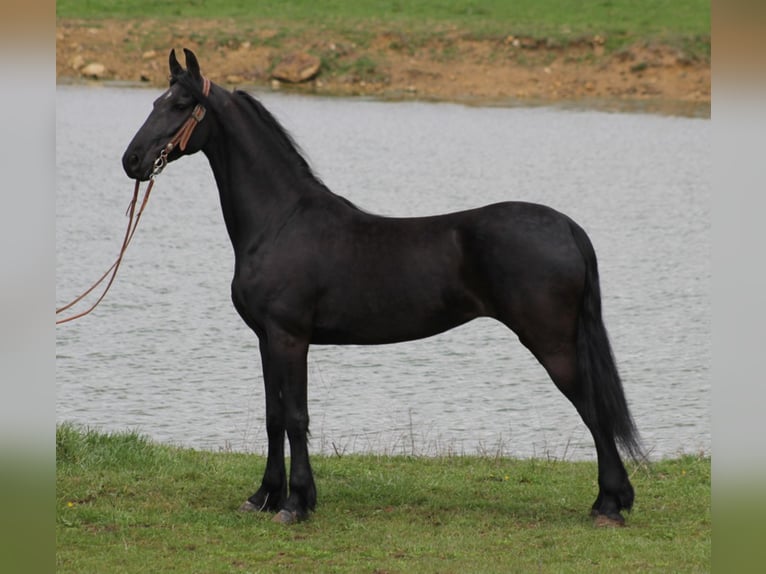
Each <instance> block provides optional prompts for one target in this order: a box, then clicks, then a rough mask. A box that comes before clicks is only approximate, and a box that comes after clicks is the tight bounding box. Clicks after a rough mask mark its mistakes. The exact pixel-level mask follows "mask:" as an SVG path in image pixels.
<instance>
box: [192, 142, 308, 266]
mask: <svg viewBox="0 0 766 574" xmlns="http://www.w3.org/2000/svg"><path fill="white" fill-rule="evenodd" d="M220 139H221V141H218V142H216V143H215V144H214V145H210V146H207V147H206V149H205V150H204V151H205V155H206V156H207V158H208V161H209V162H210V167H211V168H212V170H213V175H214V176H215V180H216V184H217V186H218V192H219V195H220V199H221V209H222V210H223V217H224V221H225V223H226V229H227V231H228V233H229V238H230V239H231V242H232V245H233V247H234V250H235V252H239V251H241V250H246V249H252V248H253V247H254V244H256V243H258V242H260V241H263V240H264V239H266V238H267V237H268V236H269V234H270V233H271V232H273V231H274V229H275V228H276V227H279V226H280V225H281V222H282V221H284V219H286V218H287V216H288V214H289V213H290V212H291V211H292V210H293V209H294V208H295V204H296V203H297V202H298V201H299V199H300V198H301V196H302V195H305V194H306V189H305V187H306V186H305V185H301V183H300V181H299V180H298V179H297V178H295V177H294V176H292V175H291V174H289V173H286V171H285V170H279V169H275V167H274V163H273V162H272V161H270V160H269V158H268V152H267V153H265V154H258V156H257V157H255V156H254V155H253V154H247V153H244V150H243V149H241V146H238V145H237V143H236V142H233V141H231V140H229V139H227V138H225V137H224V136H222V137H221V138H220Z"/></svg>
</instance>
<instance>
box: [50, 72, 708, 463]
mask: <svg viewBox="0 0 766 574" xmlns="http://www.w3.org/2000/svg"><path fill="white" fill-rule="evenodd" d="M157 95H158V93H155V91H153V90H142V89H127V88H103V87H102V88H97V87H86V86H60V87H58V89H57V119H56V122H57V132H56V134H57V138H56V169H57V204H56V213H57V229H56V234H57V302H58V303H59V304H61V303H63V302H66V301H68V300H69V299H71V298H72V297H73V296H74V295H76V294H77V293H78V292H79V291H80V290H82V289H83V288H84V287H85V286H87V285H88V284H89V283H90V282H91V281H92V280H94V279H95V278H97V277H98V276H100V274H101V273H102V272H103V271H104V269H106V268H107V267H108V266H109V265H110V264H111V262H112V261H113V259H114V257H115V256H116V254H117V249H118V247H119V243H120V241H121V237H122V233H123V230H124V226H125V223H126V220H125V217H124V211H125V208H126V207H127V203H128V200H129V198H130V194H131V192H132V183H131V182H130V181H129V180H128V179H127V178H126V176H125V175H124V173H123V172H122V168H121V165H120V158H121V155H122V153H123V151H124V149H125V147H126V146H127V143H128V142H129V140H130V139H131V137H132V136H133V134H134V133H135V131H136V130H137V129H138V127H139V126H140V125H141V123H142V122H143V120H144V119H145V117H146V115H147V114H148V113H149V111H150V109H151V102H152V100H153V99H154V98H155V97H156V96H157ZM258 97H259V98H261V99H262V101H263V102H264V103H265V105H266V106H267V107H268V108H269V109H270V110H271V111H272V112H273V113H274V114H275V115H276V116H277V117H278V118H279V119H280V120H281V121H282V123H283V124H284V125H285V126H286V127H288V129H289V130H290V131H291V132H292V134H293V136H294V137H295V139H296V140H297V141H298V142H299V143H300V145H301V147H302V148H303V149H304V151H305V152H306V155H307V156H308V158H309V160H310V163H311V164H312V166H313V167H314V169H315V170H316V172H317V173H318V175H319V176H320V177H321V178H322V179H323V181H324V182H325V183H326V184H327V185H328V187H330V189H332V190H333V191H335V192H336V193H339V194H341V195H344V196H346V197H348V198H349V199H350V200H351V201H353V202H354V203H356V204H357V205H359V206H360V207H363V208H364V209H366V210H368V211H372V212H377V213H381V214H386V215H397V216H410V215H429V214H434V213H444V212H448V211H454V210H458V209H465V208H470V207H475V206H479V205H483V204H487V203H492V202H495V201H503V200H508V199H514V200H524V201H534V202H538V203H545V204H548V205H550V206H552V207H555V208H556V209H558V210H560V211H563V212H565V213H567V214H568V215H570V216H571V217H573V218H574V219H575V220H576V221H578V222H579V223H580V224H581V225H582V226H583V227H584V228H585V229H586V230H587V232H588V233H589V235H590V236H591V239H592V241H593V243H594V245H595V248H596V251H597V254H598V256H599V266H600V271H601V281H602V293H603V297H604V312H605V321H606V324H607V328H608V329H609V332H610V335H611V338H612V344H613V347H614V351H615V355H616V357H617V361H618V365H619V368H620V370H621V373H622V376H623V379H624V384H625V388H626V393H627V396H628V400H629V402H630V404H631V407H632V410H633V413H634V417H635V419H636V422H637V424H638V427H639V429H640V431H641V433H642V435H643V437H644V441H645V444H646V446H647V448H648V450H649V451H650V452H651V454H652V456H653V457H654V458H659V457H662V456H673V455H676V454H679V453H682V452H698V451H704V452H707V453H709V452H710V443H711V438H710V432H711V430H710V429H711V425H710V402H711V381H710V351H711V346H710V339H711V335H710V319H709V315H710V277H711V271H710V247H711V243H710V222H711V215H710V199H711V186H710V165H711V161H710V121H709V120H705V119H694V118H680V117H662V116H653V115H648V114H629V113H622V114H615V113H605V112H599V111H573V110H562V109H556V108H545V107H542V108H541V107H537V108H498V107H491V108H481V107H467V106H461V105H455V104H433V103H407V102H398V103H391V102H376V101H368V100H359V99H353V100H350V99H341V98H327V99H325V98H317V97H305V96H297V95H283V94H278V93H265V94H260V95H258ZM232 270H233V256H232V252H231V247H230V245H229V243H228V237H227V235H226V231H225V229H224V225H223V219H222V216H221V213H220V206H219V202H218V195H217V191H216V188H215V183H214V181H213V178H212V174H211V172H210V169H209V166H208V165H207V161H206V159H205V158H204V156H202V155H201V154H198V155H197V156H193V157H189V158H184V159H182V160H181V161H178V162H176V163H173V164H171V165H170V166H169V167H168V169H167V170H166V171H165V172H164V173H163V174H162V176H161V177H160V178H159V180H158V182H157V185H156V186H155V189H154V191H153V192H152V198H151V200H150V203H149V207H148V210H147V212H146V213H145V215H144V219H143V220H142V224H141V228H140V229H139V231H138V233H137V235H136V237H135V240H134V242H133V244H132V245H131V248H130V250H129V252H128V255H127V258H126V260H125V262H124V264H123V267H122V269H121V271H120V275H119V277H118V279H117V281H116V283H115V285H114V286H113V288H112V290H111V292H110V293H109V295H108V296H107V298H106V299H105V301H104V302H103V303H102V305H101V306H100V307H99V308H98V309H97V311H96V312H95V313H94V314H92V315H90V316H89V317H87V318H85V319H83V320H80V321H76V322H74V323H70V324H67V325H63V326H59V327H58V328H57V361H56V374H57V377H56V378H57V382H56V384H57V393H58V395H57V419H58V420H59V421H64V420H66V421H74V422H77V423H81V424H85V425H89V426H92V427H97V428H101V429H103V430H122V429H127V428H129V429H138V430H140V431H142V432H144V433H146V434H148V435H149V436H151V437H152V438H154V439H156V440H158V441H162V442H166V443H172V444H178V445H184V446H191V447H196V448H204V449H212V450H217V449H233V450H238V451H248V452H263V451H264V449H265V429H264V413H263V389H262V385H263V379H262V375H261V371H260V358H259V356H258V349H257V340H256V337H255V335H254V334H253V333H252V332H250V331H249V330H248V329H247V327H246V326H245V325H244V324H243V323H242V321H241V320H240V319H239V317H238V316H237V314H236V312H235V311H234V309H233V307H232V304H231V302H230V299H229V285H230V281H231V274H232ZM309 400H310V413H311V427H312V435H313V438H312V450H313V451H315V452H316V451H322V452H334V451H338V452H359V451H361V452H369V451H374V452H393V453H399V452H406V453H411V452H415V453H417V454H435V453H444V452H457V453H463V452H465V453H475V452H477V451H479V452H491V453H493V454H494V453H496V452H502V453H503V454H511V455H516V456H549V457H556V458H567V459H590V458H593V457H594V456H595V454H594V452H593V447H592V440H591V438H590V435H589V434H588V432H587V429H585V426H584V425H583V424H582V422H581V421H580V419H579V417H578V416H577V415H576V413H575V412H574V409H573V408H572V407H571V405H570V404H569V403H568V402H567V401H566V399H564V397H563V396H562V395H561V394H560V393H559V392H558V391H557V390H556V388H555V387H554V385H553V383H552V382H551V381H550V380H549V379H548V378H547V375H546V374H545V372H544V371H543V369H542V367H540V365H539V364H538V363H537V362H536V361H535V360H534V359H533V358H532V357H531V355H530V354H529V353H528V351H527V350H526V349H525V348H524V347H522V346H521V344H520V343H519V342H518V340H517V339H516V337H515V335H514V334H513V333H511V332H510V331H508V330H507V329H506V328H505V327H503V326H502V325H500V324H499V323H497V322H494V321H492V320H489V319H480V320H476V321H474V322H472V323H469V324H467V325H465V326H463V327H460V328H458V329H455V330H452V331H449V332H447V333H444V334H442V335H439V336H436V337H432V338H430V339H425V340H421V341H415V342H410V343H402V344H396V345H386V346H376V347H357V346H350V347H313V348H312V350H311V352H310V355H309Z"/></svg>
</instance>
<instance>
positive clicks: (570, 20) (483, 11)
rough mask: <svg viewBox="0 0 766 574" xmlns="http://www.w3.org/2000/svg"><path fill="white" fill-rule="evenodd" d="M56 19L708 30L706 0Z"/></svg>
mask: <svg viewBox="0 0 766 574" xmlns="http://www.w3.org/2000/svg"><path fill="white" fill-rule="evenodd" d="M56 15H57V17H59V18H126V19H131V18H136V17H138V16H139V15H141V16H142V17H148V18H161V19H175V18H200V19H210V18H215V19H221V18H235V19H237V20H240V21H245V20H249V21H252V22H258V21H282V22H302V23H308V24H311V25H312V26H317V25H328V26H329V25H333V26H353V25H356V24H359V23H367V22H372V23H382V22H385V23H388V25H389V27H390V28H391V29H396V28H398V27H402V26H403V27H405V28H409V29H426V28H428V27H432V26H434V25H447V26H459V27H461V28H465V29H467V30H470V31H473V32H475V33H477V34H485V33H486V34H503V35H508V34H531V35H535V36H541V35H545V36H550V35H553V36H562V35H564V36H580V35H593V34H602V35H606V36H610V37H614V38H619V37H626V36H633V37H643V38H648V37H654V38H657V37H670V36H694V35H709V34H710V3H709V2H706V1H705V0H676V1H674V2H668V1H667V0H643V1H642V2H640V3H636V2H634V1H632V0H581V1H578V2H560V1H558V0H514V1H513V2H509V1H507V0H482V1H477V0H450V1H445V0H418V1H417V2H403V1H402V0H387V1H386V0H354V1H349V0H334V1H324V2H315V1H311V0H256V1H250V0H236V1H230V0H211V1H207V2H187V1H175V2H173V1H170V2H153V1H151V0H121V1H119V2H115V1H114V0H59V1H58V2H57V3H56Z"/></svg>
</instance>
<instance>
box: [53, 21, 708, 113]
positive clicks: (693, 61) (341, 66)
mask: <svg viewBox="0 0 766 574" xmlns="http://www.w3.org/2000/svg"><path fill="white" fill-rule="evenodd" d="M605 43H606V39H604V38H600V37H594V38H581V39H578V40H576V41H571V42H568V43H567V44H566V45H562V44H560V43H559V42H556V41H555V40H550V39H535V38H514V37H512V36H508V37H505V38H496V39H476V38H472V37H471V36H470V35H468V34H465V33H463V32H461V31H459V30H454V29H446V30H444V31H441V32H439V33H435V34H431V35H429V36H428V37H425V38H417V39H416V40H414V39H412V38H410V37H408V36H407V34H403V33H398V32H391V31H387V30H380V31H376V30H366V34H365V37H364V40H363V41H358V40H355V37H354V35H353V34H342V33H338V32H327V31H326V30H325V31H323V30H316V31H314V30H306V29H303V30H300V32H299V33H295V34H290V33H285V31H284V30H281V29H278V28H277V27H274V28H269V27H268V26H266V27H260V28H258V29H252V28H251V29H243V28H242V26H239V25H238V23H237V22H233V21H216V22H211V21H204V22H199V21H194V22H190V21H188V22H171V23H168V22H158V21H152V20H143V21H135V22H124V21H104V20H99V21H94V22H84V21H76V20H59V21H58V22H57V26H56V76H57V81H58V82H71V81H79V80H82V79H93V78H96V79H98V80H101V81H114V80H117V81H129V82H138V83H144V84H146V85H152V86H157V87H160V86H163V85H165V84H166V82H167V53H168V51H169V49H170V48H172V47H175V48H177V49H178V48H181V47H189V48H191V49H193V50H195V52H196V53H197V56H198V57H199V59H200V62H201V64H202V67H203V72H204V73H205V74H206V75H208V76H209V77H210V78H211V79H212V80H213V81H214V82H217V83H220V84H225V85H228V86H230V87H245V88H248V87H258V86H271V87H272V88H274V89H294V90H301V91H307V92H312V93H321V94H340V95H370V96H378V97H385V98H400V97H405V98H420V99H430V100H453V101H467V102H470V101H476V102H482V103H492V102H497V103H502V102H512V101H519V100H521V101H524V102H570V101H571V102H583V101H602V102H612V104H613V105H617V106H619V105H620V103H622V104H624V105H626V106H636V105H638V106H639V107H641V108H643V109H649V110H651V109H653V108H659V109H660V111H662V109H665V111H669V112H670V113H693V114H695V115H709V106H710V63H709V61H708V59H707V58H704V57H699V56H695V55H691V54H690V53H688V52H686V51H684V50H682V49H679V48H677V47H673V46H669V45H662V44H654V45H651V44H647V43H646V42H641V43H636V44H634V45H631V46H629V47H627V48H623V49H621V50H619V51H616V52H608V51H607V50H606V49H605ZM297 53H302V54H308V55H309V56H310V57H314V58H316V62H317V63H318V64H319V65H320V69H319V72H318V74H317V75H316V76H314V77H313V78H312V79H310V80H309V81H307V82H305V83H301V84H289V83H286V82H279V81H277V80H275V79H274V78H273V72H274V68H275V66H276V65H277V64H279V62H280V61H283V60H285V59H286V58H287V57H288V56H290V55H291V54H297ZM668 107H669V109H667V108H668ZM684 110H687V111H684ZM688 110H691V112H689V111H688Z"/></svg>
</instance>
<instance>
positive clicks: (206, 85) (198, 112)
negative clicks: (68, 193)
mask: <svg viewBox="0 0 766 574" xmlns="http://www.w3.org/2000/svg"><path fill="white" fill-rule="evenodd" d="M202 93H203V95H204V96H205V97H207V95H208V94H209V93H210V80H208V79H207V78H205V77H203V78H202ZM204 117H205V107H204V106H203V105H202V104H197V105H196V106H194V109H193V110H192V113H191V116H189V117H188V118H187V120H186V121H185V122H184V124H183V125H182V126H181V128H180V129H179V130H178V131H177V132H176V134H175V135H174V136H173V137H172V138H171V140H170V141H169V142H168V144H167V145H166V146H165V147H164V148H162V151H161V152H160V155H159V157H158V158H157V159H156V160H155V162H154V168H153V170H152V174H151V176H149V186H148V187H147V188H146V191H145V192H144V196H143V199H142V200H141V207H139V209H138V213H136V203H137V202H138V191H139V188H140V186H141V182H140V181H139V180H136V185H135V187H134V189H133V198H132V199H131V200H130V204H129V205H128V210H127V215H128V227H127V229H125V237H124V238H123V240H122V247H121V248H120V253H119V255H118V256H117V259H116V260H115V261H114V263H112V266H111V267H110V268H109V269H107V270H106V271H105V272H104V274H103V275H102V276H101V277H100V278H99V279H98V280H97V281H96V282H95V283H94V284H93V285H91V286H90V287H89V288H88V289H87V290H85V291H84V292H83V293H81V294H80V295H79V296H77V297H76V298H75V299H74V300H72V301H71V302H69V303H67V304H66V305H64V306H63V307H59V308H58V309H56V316H58V315H59V313H63V312H64V311H66V310H67V309H70V308H72V307H73V306H75V305H76V304H77V303H79V302H80V301H82V300H83V299H84V298H85V297H87V296H88V295H90V293H92V292H93V290H94V289H95V288H96V287H98V286H99V285H101V283H103V282H104V280H105V279H106V278H107V277H109V281H107V283H106V287H104V291H103V292H102V293H101V295H100V296H99V298H98V299H96V302H95V303H93V305H91V306H90V307H88V308H87V309H86V310H85V311H82V312H80V313H76V314H75V315H70V316H69V317H64V318H62V319H56V325H60V324H62V323H68V322H69V321H74V320H75V319H79V318H80V317H84V316H85V315H87V314H88V313H90V312H91V311H93V309H95V308H96V307H97V306H98V304H99V303H101V301H102V300H103V299H104V297H106V294H107V292H108V291H109V288H110V287H111V286H112V283H113V282H114V278H115V277H116V276H117V270H118V269H119V268H120V264H121V263H122V258H123V256H124V255H125V251H127V249H128V245H130V242H131V240H132V239H133V235H134V234H135V232H136V228H137V227H138V222H139V221H140V220H141V215H142V214H143V212H144V208H145V207H146V203H147V202H148V201H149V194H150V193H151V191H152V187H153V186H154V180H155V178H156V177H157V176H158V175H159V174H160V173H161V172H162V170H163V169H165V166H166V165H167V163H168V154H169V153H170V152H171V151H173V149H174V148H175V147H176V146H179V147H180V148H181V151H183V150H185V149H186V144H188V143H189V138H190V137H191V135H192V132H193V131H194V128H195V127H197V124H198V123H200V122H201V121H202V120H203V118H204ZM134 216H135V217H134ZM110 273H111V276H110V275H109V274H110Z"/></svg>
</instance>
